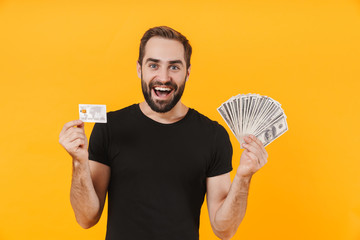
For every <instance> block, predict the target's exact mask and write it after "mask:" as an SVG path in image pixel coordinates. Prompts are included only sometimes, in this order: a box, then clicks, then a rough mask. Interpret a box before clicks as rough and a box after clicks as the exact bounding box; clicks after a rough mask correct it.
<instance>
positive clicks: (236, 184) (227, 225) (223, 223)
mask: <svg viewBox="0 0 360 240" xmlns="http://www.w3.org/2000/svg"><path fill="white" fill-rule="evenodd" d="M250 180H251V177H247V178H243V177H238V176H237V175H236V176H235V178H234V180H233V182H232V184H231V187H230V190H229V193H228V195H227V197H226V198H225V200H224V201H223V203H222V204H221V205H220V207H219V209H218V210H217V212H216V214H215V218H214V228H215V229H216V231H217V232H218V235H220V237H222V239H230V238H231V237H232V236H233V235H234V234H235V233H236V230H237V229H238V227H239V225H240V223H241V221H242V220H243V218H244V216H245V212H246V206H247V198H248V192H249V186H250Z"/></svg>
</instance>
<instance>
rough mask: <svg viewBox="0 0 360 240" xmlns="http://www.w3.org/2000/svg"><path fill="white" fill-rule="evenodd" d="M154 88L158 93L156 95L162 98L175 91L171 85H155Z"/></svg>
mask: <svg viewBox="0 0 360 240" xmlns="http://www.w3.org/2000/svg"><path fill="white" fill-rule="evenodd" d="M153 90H154V92H155V94H156V96H158V97H160V98H166V97H168V96H169V95H170V93H171V92H172V91H173V89H172V88H170V87H158V86H157V87H153Z"/></svg>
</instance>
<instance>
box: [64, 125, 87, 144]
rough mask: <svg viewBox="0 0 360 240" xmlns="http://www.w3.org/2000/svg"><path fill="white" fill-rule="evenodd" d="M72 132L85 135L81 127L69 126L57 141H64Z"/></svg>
mask: <svg viewBox="0 0 360 240" xmlns="http://www.w3.org/2000/svg"><path fill="white" fill-rule="evenodd" d="M73 133H79V134H82V135H85V132H84V130H83V129H81V128H70V129H68V130H67V131H66V132H65V133H63V134H62V135H61V136H60V138H59V141H60V142H62V141H66V140H67V139H69V138H71V137H70V136H71V135H72V134H73Z"/></svg>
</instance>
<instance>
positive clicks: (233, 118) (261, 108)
mask: <svg viewBox="0 0 360 240" xmlns="http://www.w3.org/2000/svg"><path fill="white" fill-rule="evenodd" d="M218 111H219V113H220V115H221V116H222V117H223V119H224V120H225V122H226V124H227V125H228V126H229V128H230V129H231V131H232V132H233V133H234V135H235V137H236V138H237V140H238V141H239V142H240V144H241V145H240V146H242V143H244V137H246V136H248V135H249V134H252V135H254V136H256V137H257V138H258V139H259V140H260V141H261V142H262V143H263V145H264V146H265V147H266V146H267V145H268V144H270V143H271V142H272V141H274V140H275V139H276V138H278V137H280V136H281V135H282V134H283V133H285V132H286V131H287V130H288V125H287V122H286V115H285V113H284V111H283V109H282V108H281V104H280V103H279V102H277V101H275V100H274V99H272V98H270V97H267V96H261V95H259V94H239V95H237V96H235V97H231V98H230V99H229V100H227V101H226V102H224V103H223V104H221V106H220V107H219V108H218Z"/></svg>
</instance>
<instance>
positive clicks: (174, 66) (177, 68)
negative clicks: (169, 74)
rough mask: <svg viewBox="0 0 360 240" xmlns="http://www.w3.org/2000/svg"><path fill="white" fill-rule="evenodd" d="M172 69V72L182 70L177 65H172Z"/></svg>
mask: <svg viewBox="0 0 360 240" xmlns="http://www.w3.org/2000/svg"><path fill="white" fill-rule="evenodd" d="M170 69H171V70H179V69H180V68H179V67H178V66H176V65H171V66H170Z"/></svg>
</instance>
